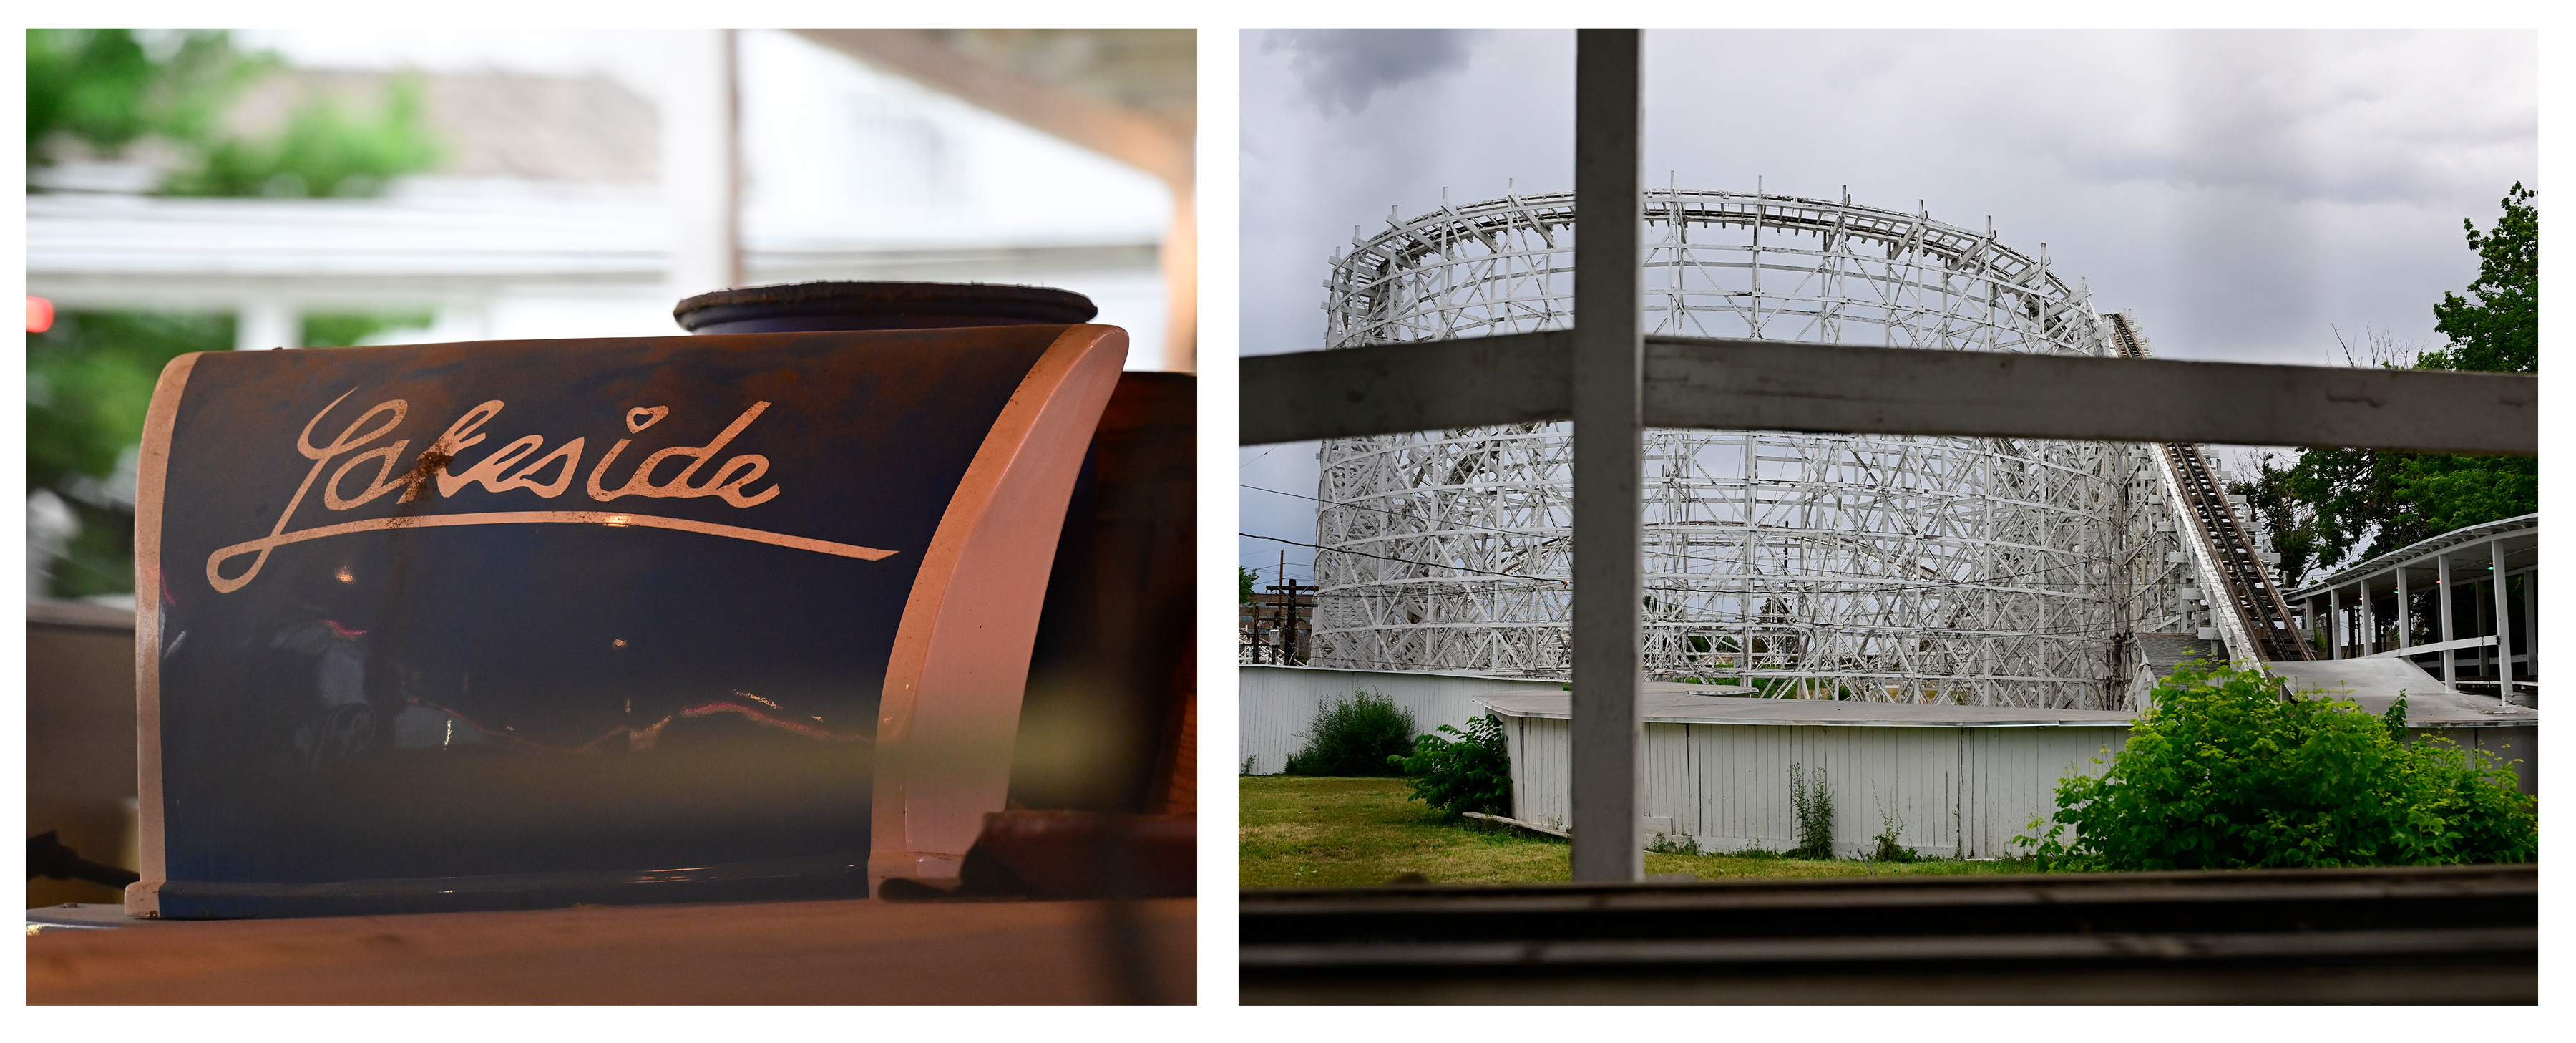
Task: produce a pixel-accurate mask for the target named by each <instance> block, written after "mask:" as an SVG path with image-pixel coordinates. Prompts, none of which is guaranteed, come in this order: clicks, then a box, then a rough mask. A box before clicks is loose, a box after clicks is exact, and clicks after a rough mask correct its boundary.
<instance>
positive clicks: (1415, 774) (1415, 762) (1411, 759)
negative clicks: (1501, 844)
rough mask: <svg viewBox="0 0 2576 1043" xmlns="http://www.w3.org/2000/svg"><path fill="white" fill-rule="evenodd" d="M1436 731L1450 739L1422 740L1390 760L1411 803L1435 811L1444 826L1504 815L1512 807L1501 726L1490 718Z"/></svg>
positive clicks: (1509, 767) (1507, 754) (1507, 753)
mask: <svg viewBox="0 0 2576 1043" xmlns="http://www.w3.org/2000/svg"><path fill="white" fill-rule="evenodd" d="M1440 730H1441V731H1444V732H1447V733H1449V734H1450V735H1452V736H1455V738H1450V739H1443V738H1441V737H1440V736H1437V735H1425V736H1422V737H1420V738H1417V739H1415V740H1414V742H1413V752H1412V754H1411V755H1409V756H1403V757H1394V758H1390V760H1392V761H1393V762H1394V763H1395V765H1396V766H1397V767H1399V768H1402V769H1403V771H1404V778H1405V783H1406V784H1407V785H1409V786H1411V787H1413V799H1414V800H1418V801H1421V802H1423V803H1425V804H1428V805H1431V806H1432V807H1433V808H1434V809H1437V810H1438V811H1439V812H1440V814H1441V818H1442V819H1443V820H1444V821H1455V820H1457V818H1458V817H1459V816H1461V815H1464V814H1466V813H1467V812H1470V811H1474V812H1480V813H1483V814H1487V815H1505V814H1509V813H1510V812H1511V807H1512V757H1511V750H1510V747H1509V745H1508V743H1507V742H1506V741H1505V739H1504V737H1503V722H1502V721H1501V720H1500V719H1498V718H1496V717H1494V716H1493V715H1492V714H1486V715H1485V716H1482V717H1478V718H1476V719H1475V720H1473V721H1470V722H1468V723H1467V730H1466V731H1463V732H1462V731H1459V730H1458V729H1457V728H1456V727H1454V726H1451V725H1446V724H1444V725H1441V726H1440Z"/></svg>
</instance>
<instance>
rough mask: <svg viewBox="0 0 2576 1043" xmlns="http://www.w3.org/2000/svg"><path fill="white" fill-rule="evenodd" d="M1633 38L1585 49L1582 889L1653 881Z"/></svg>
mask: <svg viewBox="0 0 2576 1043" xmlns="http://www.w3.org/2000/svg"><path fill="white" fill-rule="evenodd" d="M1639 35H1640V34H1639V32H1638V30H1635V29H1583V30H1578V31H1577V32H1576V33H1575V45H1574V55H1575V56H1574V213H1575V248H1574V518H1573V520H1574V698H1573V710H1572V716H1573V718H1574V720H1573V722H1572V723H1573V733H1574V734H1573V740H1574V750H1573V753H1574V764H1573V768H1574V778H1573V786H1572V791H1573V792H1572V794H1571V795H1572V797H1573V805H1574V806H1573V813H1574V814H1573V819H1574V821H1573V834H1574V838H1573V840H1574V843H1573V848H1574V852H1573V859H1574V879H1576V880H1579V881H1595V882H1617V881H1630V880H1639V879H1643V878H1644V875H1645V856H1644V851H1643V847H1642V845H1643V841H1644V838H1643V836H1642V835H1641V833H1640V829H1641V826H1642V821H1641V819H1640V818H1639V809H1638V806H1637V794H1638V791H1639V789H1640V788H1641V786H1640V783H1641V782H1642V776H1641V775H1640V765H1639V764H1638V746H1639V745H1640V740H1641V738H1642V737H1643V730H1644V729H1643V725H1642V723H1641V722H1640V720H1639V718H1638V688H1639V684H1638V680H1639V671H1640V670H1641V668H1642V667H1643V664H1644V659H1643V654H1644V653H1643V644H1644V634H1643V627H1642V624H1641V623H1640V621H1639V613H1640V612H1641V611H1642V605H1643V600H1644V596H1645V581H1644V573H1645V559H1644V551H1643V549H1642V544H1641V542H1640V541H1641V538H1642V535H1643V522H1644V509H1643V507H1642V506H1641V503H1640V500H1639V485H1640V475H1641V473H1642V472H1643V470H1644V462H1643V457H1644V441H1645V432H1644V428H1645V396H1644V386H1645V385H1644V381H1645V336H1644V330H1643V329H1642V328H1641V327H1642V323H1643V321H1644V320H1643V311H1644V306H1643V300H1642V298H1641V297H1640V296H1639V293H1640V291H1639V286H1638V284H1639V280H1640V277H1641V272H1642V269H1643V267H1644V265H1643V263H1642V261H1641V260H1640V255H1639V249H1640V241H1639V238H1640V234H1641V233H1640V231H1639V229H1640V226H1641V224H1642V222H1643V221H1644V219H1645V214H1644V211H1643V210H1642V208H1641V205H1640V202H1639V197H1638V191H1637V185H1638V181H1637V177H1638V166H1639V163H1640V155H1639V145H1640V139H1641V137H1642V134H1641V131H1642V129H1643V127H1642V116H1643V111H1642V106H1641V104H1640V99H1639V89H1640V88H1641V87H1642V86H1643V77H1642V76H1641V75H1640V73H1641V66H1640V62H1639V53H1638V51H1639V47H1638V42H1639V40H1638V38H1639Z"/></svg>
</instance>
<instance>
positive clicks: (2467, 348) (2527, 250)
mask: <svg viewBox="0 0 2576 1043" xmlns="http://www.w3.org/2000/svg"><path fill="white" fill-rule="evenodd" d="M2538 195H2539V193H2537V192H2534V191H2532V190H2531V189H2528V188H2524V187H2522V182H2519V181H2516V182H2514V184H2513V188H2512V190H2510V191H2508V192H2506V193H2505V197H2504V199H2503V201H2502V204H2503V206H2504V216H2503V217H2502V218H2500V219H2498V220H2497V221H2496V223H2495V228H2493V229H2492V230H2489V231H2487V232H2484V233H2481V232H2479V231H2478V226H2477V223H2476V222H2474V221H2469V220H2465V219H2463V220H2462V221H2461V222H2460V227H2461V228H2462V229H2464V230H2466V231H2467V232H2468V236H2469V249H2471V250H2474V251H2476V252H2477V255H2478V278H2477V281H2476V282H2472V283H2470V284H2469V296H2468V297H2467V298H2462V297H2461V296H2460V295H2459V294H2456V293H2445V294H2443V295H2442V303H2440V304H2436V305H2434V306H2433V319H2434V321H2433V329H2434V331H2435V332H2438V333H2440V334H2442V335H2443V336H2445V337H2449V338H2450V339H2451V346H2450V348H2449V349H2447V350H2444V351H2435V352H2428V353H2426V354H2425V356H2424V358H2423V361H2421V362H2418V363H2416V365H2417V366H2418V367H2420V368H2423V369H2474V370H2483V371H2487V372H2491V373H2538V372H2540V208H2539V207H2536V206H2533V205H2532V202H2531V201H2532V199H2533V198H2535V197H2537V196H2538Z"/></svg>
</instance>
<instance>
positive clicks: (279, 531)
mask: <svg viewBox="0 0 2576 1043" xmlns="http://www.w3.org/2000/svg"><path fill="white" fill-rule="evenodd" d="M354 394H357V391H356V389H354V388H353V389H351V390H349V391H348V392H345V393H343V394H342V395H341V396H340V397H339V398H336V399H332V400H331V404H330V405H327V406H324V407H322V411H321V412H319V413H315V414H313V419H311V420H308V421H306V422H305V424H304V430H303V432H302V433H301V434H299V435H297V436H296V443H295V448H296V451H297V452H299V453H301V454H303V455H304V457H305V458H306V459H308V460H311V461H313V466H312V468H311V469H310V470H308V471H306V472H305V474H304V481H303V483H302V484H300V485H298V486H296V489H295V495H294V496H292V497H290V498H288V500H287V501H286V509H285V510H284V511H283V512H281V513H279V515H278V517H277V525H276V526H275V527H274V528H272V529H270V530H269V534H268V536H267V537H265V538H262V539H256V540H251V541H248V542H245V543H237V544H234V545H232V546H230V547H225V548H223V549H221V550H218V551H216V552H215V553H214V555H213V556H212V557H209V558H208V559H207V560H206V580H207V582H208V583H210V584H212V585H213V586H214V588H215V589H216V590H217V591H218V592H223V593H230V592H232V591H234V590H238V589H240V588H241V586H242V585H243V584H246V583H249V582H250V581H251V580H252V579H253V578H254V577H256V576H258V575H259V571H260V568H261V567H262V566H264V565H266V564H267V563H268V555H269V552H270V551H272V550H274V549H276V548H277V547H279V546H281V545H284V544H288V543H297V542H302V541H304V540H308V539H316V538H320V537H324V536H335V535H342V534H346V533H352V532H363V531H370V530H379V529H395V528H432V527H442V526H452V525H474V524H524V523H537V522H569V523H585V524H596V525H608V526H640V527H652V528H665V529H680V530H686V531H694V532H703V533H708V534H711V535H718V536H729V537H733V538H737V539H751V540H757V541H760V542H765V543H774V544H779V545H783V546H790V547H796V548H798V549H803V550H812V551H819V552H822V553H826V554H837V555H842V556H845V557H855V558H863V559H867V560H876V559H879V558H883V557H886V556H887V555H889V554H892V553H893V552H892V551H883V550H876V549H873V548H868V547H857V546H851V545H848V544H839V543H830V542H827V541H822V540H810V539H803V538H800V537H791V536H780V535H777V534H774V533H765V532H760V531H758V530H753V529H744V528H739V527H735V526H729V525H714V524H709V523H705V522H694V521H687V520H683V519H676V518H660V517H655V516H651V515H638V514H626V513H616V512H612V511H605V510H581V511H503V512H494V513H485V514H463V515H417V514H415V515H397V516H395V517H391V518H377V519H368V520H364V521H356V522H343V523H339V524H333V525H323V526H318V527H314V528H308V529H300V530H295V531H291V532H290V531H288V529H287V525H288V523H290V522H291V521H293V520H294V517H295V512H296V511H297V509H299V508H300V507H302V506H303V504H304V498H305V496H306V495H308V494H309V493H311V492H312V491H313V486H314V483H315V481H316V480H317V479H320V478H321V476H322V472H323V469H324V468H326V467H329V466H330V465H331V462H332V461H333V460H335V459H336V460H340V465H339V467H338V468H337V469H336V470H333V471H332V472H331V476H330V478H329V479H328V480H325V481H322V482H321V485H322V505H323V506H324V507H325V508H328V509H330V510H333V511H347V510H354V509H356V508H358V507H362V506H365V505H366V504H369V503H372V502H375V501H376V500H378V499H381V498H383V497H386V496H390V495H393V494H394V493H396V492H400V493H401V495H400V496H399V497H397V498H396V499H395V501H394V502H395V503H397V504H403V503H410V502H413V501H415V500H418V499H420V498H421V497H422V496H423V495H425V492H424V491H425V490H427V489H429V488H431V487H432V486H433V485H434V486H435V487H436V489H437V491H438V495H439V496H441V497H454V496H456V495H457V494H459V493H462V492H465V491H467V490H468V489H469V488H471V487H473V486H477V485H480V486H482V487H483V488H484V489H486V490H488V491H491V492H495V493H505V492H529V493H534V494H536V495H537V496H539V497H541V498H544V499H549V500H551V499H554V498H556V497H559V496H562V495H563V494H564V493H566V492H568V491H570V489H571V488H572V482H573V478H574V477H575V476H576V475H579V474H580V473H581V464H582V455H583V452H584V450H585V448H586V440H585V439H582V438H574V439H572V440H570V441H567V442H564V443H561V444H560V445H557V446H555V447H554V448H553V449H552V450H551V451H549V450H547V449H546V439H545V437H544V436H542V435H527V436H524V437H521V438H518V439H515V440H513V441H511V442H510V443H509V444H507V445H504V446H502V447H501V448H499V449H497V450H495V451H493V452H492V453H491V454H490V455H488V456H485V457H484V458H483V459H481V460H480V461H477V462H475V463H472V464H469V465H467V466H466V467H465V470H464V471H463V472H461V473H460V472H458V471H456V470H455V467H454V465H455V464H456V463H457V454H459V453H461V452H463V451H465V450H468V449H472V448H474V447H475V446H477V445H480V444H482V443H483V442H485V441H486V440H487V438H488V437H489V436H487V435H485V434H483V433H482V428H483V426H484V425H485V424H487V423H489V422H491V420H492V419H493V418H494V417H497V416H499V415H500V414H501V410H502V408H503V405H504V404H503V403H502V401H501V400H499V399H493V400H491V401H488V402H484V403H482V404H480V405H477V406H475V407H474V408H472V409H468V410H466V411H465V414H464V415H463V416H459V417H457V418H456V421H455V422H454V423H451V424H449V425H447V429H446V430H445V431H444V432H443V433H441V434H440V435H439V436H438V438H437V440H435V441H433V442H431V443H430V445H429V448H427V449H424V450H422V451H421V452H420V453H419V454H418V455H417V456H406V455H405V454H406V453H407V452H408V451H409V450H410V448H411V445H412V439H408V438H405V439H399V440H396V441H393V442H390V443H387V444H385V445H382V446H379V447H377V448H374V449H369V450H367V451H366V452H363V453H356V454H355V455H347V454H351V453H352V452H353V451H355V450H357V449H360V448H363V447H365V446H367V445H368V444H369V443H372V442H374V441H376V440H377V439H379V438H383V437H385V436H386V435H389V434H391V433H393V430H394V429H395V428H396V427H399V426H401V425H402V422H403V420H404V418H405V417H406V416H408V415H409V414H410V412H411V404H410V403H408V402H406V401H404V400H402V399H398V398H397V399H388V400H386V401H383V402H379V403H376V404H375V405H374V406H373V407H371V408H369V409H368V410H367V411H366V412H364V413H361V414H359V415H358V417H357V419H355V420H352V421H350V422H349V425H348V426H347V427H345V428H343V429H341V431H340V435H339V437H337V438H334V439H332V440H331V441H330V443H328V444H326V445H320V446H316V445H314V444H313V429H314V427H315V425H318V424H320V423H321V422H322V418H323V417H326V416H329V415H330V414H331V411H332V410H334V409H337V408H339V406H340V403H342V402H344V401H347V400H348V398H349V396H350V395H354ZM769 405H770V404H769V403H767V402H755V403H752V405H751V408H749V409H746V410H743V412H742V415H740V416H737V417H735V418H734V420H733V422H732V423H730V424H727V425H725V428H724V430H723V431H721V432H719V433H718V434H717V435H716V437H715V438H714V440H712V441H710V442H708V443H707V444H705V445H697V446H690V445H681V446H672V447H670V448H667V449H662V450H659V451H657V452H655V453H653V454H652V455H649V456H646V457H645V458H644V459H643V460H642V461H641V462H640V463H637V464H636V465H635V469H634V471H632V472H631V473H629V474H628V475H627V476H626V480H625V481H624V482H620V483H618V484H616V485H613V486H612V485H609V484H607V482H606V481H605V479H606V478H607V477H608V476H609V472H610V469H611V468H612V467H613V466H614V465H615V464H616V462H617V460H618V458H619V457H620V456H621V455H622V454H624V453H625V452H626V449H627V446H628V445H630V444H632V442H633V441H634V440H633V439H632V438H620V439H618V440H617V441H616V443H615V444H613V445H611V446H609V448H608V451H607V452H606V453H603V454H601V455H600V457H599V462H598V463H597V464H595V465H593V466H592V467H591V468H590V472H589V476H588V479H587V480H586V481H585V482H584V483H583V492H584V493H586V494H587V495H588V496H589V497H590V498H591V499H593V500H597V501H599V502H602V503H606V502H610V501H613V500H617V499H619V498H621V497H627V496H640V497H652V498H670V499H695V498H699V497H707V496H712V497H716V498H717V499H721V500H723V501H724V502H726V503H728V504H731V505H733V506H735V507H742V508H747V507H754V506H758V505H760V504H763V503H767V502H769V501H770V500H771V499H772V498H774V497H776V496H777V495H778V485H777V483H775V482H773V483H771V484H770V485H769V487H768V488H766V489H762V490H759V491H758V492H754V491H752V489H751V486H752V484H753V483H756V482H758V481H759V480H760V479H761V477H762V476H763V475H766V474H767V473H768V472H769V458H768V457H766V456H762V455H760V454H758V453H743V454H739V455H736V456H734V457H732V458H731V459H728V460H726V461H725V462H724V464H723V465H722V466H719V467H717V468H715V470H714V472H713V473H712V474H709V475H708V476H707V478H706V479H705V480H704V481H698V482H692V481H691V479H693V478H695V477H696V476H697V475H698V473H699V472H700V470H702V469H704V468H705V467H706V465H707V464H708V462H709V461H711V460H714V459H715V457H716V454H717V453H718V452H720V451H722V450H723V449H724V447H725V446H726V445H728V444H730V443H731V442H732V441H733V440H734V439H735V438H736V437H738V436H740V435H741V434H742V433H743V431H744V429H746V428H749V427H750V426H751V424H752V422H753V421H755V420H758V419H760V415H761V414H762V413H763V412H765V411H767V410H768V409H769ZM670 413H671V410H670V408H669V407H667V406H649V407H638V408H635V409H629V410H627V411H626V416H625V422H626V431H627V433H628V434H630V435H636V434H642V433H643V432H644V430H645V429H646V428H649V427H652V426H653V425H655V424H658V423H660V422H661V421H662V420H663V418H665V417H667V416H669V415H670ZM379 417H381V418H382V419H381V421H380V420H379V419H378V418H379ZM344 456H345V457H346V458H345V459H342V458H343V457H344ZM406 460H409V461H410V463H411V466H410V467H409V468H408V469H405V470H403V471H401V472H400V473H396V471H395V469H396V468H398V467H402V465H403V463H404V462H405V461H406ZM675 461H685V463H684V464H682V465H681V466H680V468H679V470H678V471H677V472H676V473H674V474H672V475H671V476H670V477H669V478H668V479H665V480H661V481H655V480H654V475H655V473H656V472H658V471H661V470H664V469H665V468H664V465H665V464H668V463H672V462H675ZM371 462H372V463H373V464H374V465H375V468H374V471H373V472H372V474H370V472H369V471H368V470H367V469H366V466H365V465H367V464H369V463H371ZM353 486H354V487H355V488H354V490H352V487H353ZM344 492H345V493H350V494H348V495H344ZM246 554H249V555H256V556H255V557H253V558H252V560H251V563H250V567H249V568H248V569H246V570H244V571H243V572H242V574H241V575H239V576H230V577H228V576H225V575H223V573H222V569H221V568H220V566H221V565H222V564H223V563H224V562H226V561H229V560H231V559H233V558H237V557H240V556H243V555H246Z"/></svg>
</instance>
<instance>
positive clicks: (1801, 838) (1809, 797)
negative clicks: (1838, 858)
mask: <svg viewBox="0 0 2576 1043" xmlns="http://www.w3.org/2000/svg"><path fill="white" fill-rule="evenodd" d="M1789 803H1790V806H1791V807H1793V808H1794V809H1796V811H1797V812H1798V846H1797V847H1795V848H1793V849H1791V850H1790V852H1789V857H1791V858H1832V857H1834V792H1833V791H1832V790H1829V789H1826V788H1825V771H1824V769H1822V768H1818V769H1816V775H1815V781H1814V784H1813V785H1810V784H1809V783H1808V779H1807V769H1806V767H1805V766H1804V765H1799V764H1792V765H1790V766H1789Z"/></svg>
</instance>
